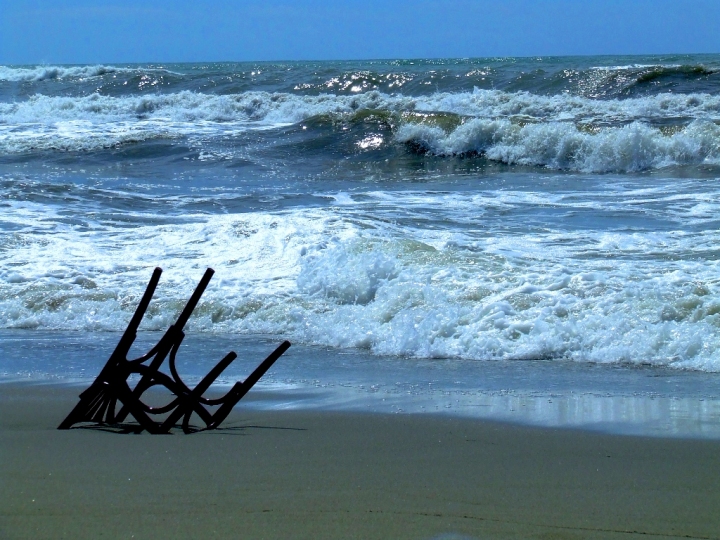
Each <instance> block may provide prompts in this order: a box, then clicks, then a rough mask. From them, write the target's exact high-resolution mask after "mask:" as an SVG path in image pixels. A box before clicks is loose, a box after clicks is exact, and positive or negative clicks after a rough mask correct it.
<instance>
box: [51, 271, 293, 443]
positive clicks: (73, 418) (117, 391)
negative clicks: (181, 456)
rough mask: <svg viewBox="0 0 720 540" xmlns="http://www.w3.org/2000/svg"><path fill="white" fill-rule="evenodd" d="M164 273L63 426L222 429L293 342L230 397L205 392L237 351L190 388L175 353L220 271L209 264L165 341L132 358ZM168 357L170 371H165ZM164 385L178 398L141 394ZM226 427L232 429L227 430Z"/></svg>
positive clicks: (155, 274)
mask: <svg viewBox="0 0 720 540" xmlns="http://www.w3.org/2000/svg"><path fill="white" fill-rule="evenodd" d="M161 274H162V270H161V269H160V268H156V269H155V271H154V272H153V275H152V277H151V279H150V283H148V286H147V288H146V289H145V293H144V294H143V297H142V299H141V300H140V303H139V305H138V307H137V309H136V310H135V314H134V315H133V317H132V319H131V320H130V323H129V324H128V326H127V328H126V329H125V332H124V333H123V335H122V337H121V338H120V341H119V343H118V344H117V346H116V347H115V350H114V351H113V353H112V354H111V355H110V358H109V359H108V361H107V363H106V364H105V366H104V367H103V369H102V370H101V371H100V374H99V375H98V376H97V378H96V379H95V381H94V382H93V383H92V384H91V385H90V387H89V388H88V389H87V390H85V391H84V392H83V393H82V394H80V402H79V403H78V404H77V405H76V406H75V408H74V409H73V410H72V411H71V412H70V414H69V415H68V416H67V418H65V420H63V422H62V423H61V424H60V426H58V429H70V428H72V427H73V426H76V425H77V424H81V423H88V422H90V423H92V425H91V426H87V425H85V426H83V427H89V428H92V429H98V430H103V431H112V432H116V433H140V432H142V431H148V432H149V433H153V434H161V433H170V430H171V429H172V428H175V427H178V426H179V427H181V428H182V430H183V432H184V433H194V432H197V431H205V430H212V429H217V428H218V427H219V426H220V424H221V423H222V422H223V420H225V418H227V416H228V414H230V411H232V409H233V407H234V406H235V405H236V404H237V403H238V401H240V400H241V399H242V398H243V397H244V396H245V394H247V393H248V391H249V390H250V389H251V388H252V387H253V386H254V385H255V383H256V382H258V380H260V378H261V377H262V376H263V375H264V374H265V372H266V371H267V370H268V369H270V367H271V366H272V365H273V364H274V363H275V361H276V360H277V359H278V358H280V356H281V355H282V354H283V353H284V352H285V351H286V350H287V349H288V348H289V347H290V342H289V341H284V342H282V343H281V344H280V346H279V347H277V348H276V349H275V350H274V351H273V352H272V353H270V355H269V356H268V357H267V358H266V359H265V360H263V361H262V362H261V363H260V365H258V367H257V368H255V371H253V372H252V373H251V374H250V375H249V376H248V378H247V379H245V380H244V381H242V382H237V383H235V385H234V386H233V387H232V388H231V389H230V391H229V392H227V393H226V394H225V395H224V396H221V397H217V398H210V397H205V396H204V394H205V392H206V391H207V390H208V389H209V388H210V385H211V384H212V383H213V382H214V381H215V379H217V377H218V376H219V375H220V374H221V373H222V372H223V371H224V370H225V368H227V367H228V366H229V365H230V364H231V363H232V362H233V360H235V358H237V354H235V353H234V352H230V353H228V354H227V355H226V356H225V357H224V358H223V359H222V360H220V362H218V364H217V365H216V366H215V367H214V368H212V369H211V370H210V371H209V372H208V374H207V375H205V377H203V379H202V380H201V381H200V382H199V383H198V384H197V386H195V387H194V388H190V387H188V386H187V385H186V384H185V383H184V382H183V380H182V379H181V378H180V376H179V375H178V372H177V368H176V367H175V358H176V356H177V352H178V349H179V348H180V345H181V344H182V341H183V339H184V337H185V333H184V332H183V328H184V327H185V324H186V323H187V321H188V319H189V318H190V315H191V314H192V312H193V310H194V309H195V307H196V306H197V304H198V302H199V301H200V297H201V296H202V294H203V292H205V288H206V287H207V285H208V283H209V282H210V279H211V278H212V276H213V274H214V271H213V270H212V269H211V268H208V269H207V270H206V271H205V275H204V276H203V277H202V279H201V280H200V283H199V284H198V286H197V287H196V288H195V292H193V294H192V296H191V297H190V300H188V302H187V304H186V305H185V308H184V309H183V310H182V312H181V313H180V315H179V316H178V318H177V320H176V321H175V324H173V325H171V326H170V328H168V330H167V331H166V332H165V334H164V335H163V336H162V338H160V341H158V343H157V344H156V345H155V346H154V347H152V348H151V349H150V350H149V351H148V352H147V353H146V354H144V355H143V356H141V357H139V358H135V359H132V360H129V359H128V353H129V351H130V347H131V346H132V344H133V342H134V341H135V338H136V336H137V329H138V326H139V325H140V321H141V320H142V318H143V316H144V315H145V312H146V310H147V308H148V306H149V304H150V300H151V299H152V297H153V294H154V292H155V289H156V287H157V284H158V282H159V281H160V275H161ZM165 359H167V363H168V368H169V374H168V373H165V372H164V371H161V370H160V367H161V366H162V364H163V363H164V362H165ZM132 376H139V380H138V382H137V384H136V385H135V386H134V387H131V386H130V384H129V382H128V381H129V379H130V378H131V377H132ZM158 386H159V387H163V388H165V389H166V390H168V391H169V392H170V393H171V394H172V395H174V396H175V397H174V398H173V399H171V401H170V402H169V403H167V404H164V405H160V406H150V405H148V404H147V403H145V402H144V401H143V400H142V399H141V398H142V397H143V394H145V392H147V391H148V390H150V389H151V388H154V387H158ZM210 408H212V412H211V409H210ZM193 414H194V415H196V416H197V417H198V418H199V419H200V421H201V422H202V423H203V424H204V427H203V426H202V425H201V426H197V425H195V424H191V423H190V420H191V417H192V416H193ZM128 416H131V417H132V418H133V419H134V420H135V422H136V423H133V422H126V419H127V418H128ZM181 419H182V421H181V422H180V420H181ZM229 429H234V428H229ZM226 430H227V428H226V429H223V431H226Z"/></svg>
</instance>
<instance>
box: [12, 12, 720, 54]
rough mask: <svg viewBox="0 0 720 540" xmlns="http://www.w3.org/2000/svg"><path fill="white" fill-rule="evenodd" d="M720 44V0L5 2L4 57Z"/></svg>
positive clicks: (678, 48)
mask: <svg viewBox="0 0 720 540" xmlns="http://www.w3.org/2000/svg"><path fill="white" fill-rule="evenodd" d="M713 52H720V0H445V1H438V0H435V1H433V0H415V1H409V0H364V1H357V0H345V1H341V0H335V1H331V0H294V1H290V0H264V1H260V0H235V1H230V0H214V1H210V0H207V1H204V0H173V1H170V0H155V1H153V0H144V1H139V0H54V1H49V0H36V1H33V0H0V64H36V63H45V64H55V63H119V62H192V61H222V60H228V61H243V60H310V59H362V58H435V57H483V56H536V55H587V54H666V53H713Z"/></svg>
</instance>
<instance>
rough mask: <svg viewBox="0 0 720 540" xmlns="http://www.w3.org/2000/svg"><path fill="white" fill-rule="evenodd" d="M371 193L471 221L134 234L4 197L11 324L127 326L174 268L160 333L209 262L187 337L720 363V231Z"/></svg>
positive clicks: (153, 318) (189, 218)
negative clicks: (622, 226) (514, 224)
mask: <svg viewBox="0 0 720 540" xmlns="http://www.w3.org/2000/svg"><path fill="white" fill-rule="evenodd" d="M530 195H531V194H529V195H528V196H530ZM652 195H653V194H652V193H647V192H642V193H640V192H639V193H636V194H635V198H636V199H637V200H642V197H651V196H652ZM656 195H657V194H656ZM365 197H366V199H367V200H369V201H371V202H374V203H375V204H377V203H378V202H382V204H383V205H385V206H388V205H389V204H390V201H392V204H393V205H394V206H393V208H392V209H391V210H392V212H395V213H397V214H398V215H401V214H404V215H406V216H407V215H410V214H408V212H409V213H412V212H414V211H418V212H420V213H424V212H426V209H427V208H443V212H448V213H451V214H452V215H451V216H449V217H453V218H454V219H456V218H457V221H458V222H462V220H465V221H466V222H468V223H472V222H473V221H474V222H475V223H477V224H478V225H477V226H476V227H468V228H467V229H459V228H455V229H452V230H450V229H432V228H429V229H417V228H415V227H413V226H411V225H404V226H402V225H399V224H398V223H396V222H394V220H392V219H385V218H386V217H388V215H391V214H383V215H382V216H381V217H380V218H375V217H373V215H372V214H373V212H365V211H363V208H362V204H356V205H354V206H350V205H337V206H334V207H332V208H327V209H295V210H288V211H283V212H280V213H275V214H263V213H248V214H241V215H199V214H198V215H184V216H183V217H182V219H180V218H178V219H177V221H176V222H168V223H166V224H165V225H147V226H145V225H140V224H138V225H136V226H133V227H131V228H128V227H124V226H117V225H115V224H114V223H113V222H112V221H109V222H95V221H93V220H92V218H91V217H90V216H85V217H84V222H83V224H82V226H75V225H69V224H67V223H66V220H65V216H64V215H63V214H61V213H54V212H55V211H54V210H52V209H51V208H50V207H47V206H41V205H36V204H33V203H11V204H12V212H9V213H8V214H6V215H5V216H4V219H5V220H6V221H10V222H12V223H13V224H14V227H13V228H14V229H15V231H16V232H13V233H10V234H7V235H5V237H4V238H3V239H2V241H1V242H0V250H2V252H3V259H4V264H3V266H2V268H1V269H0V325H1V326H3V327H15V328H17V327H27V328H49V329H52V328H57V329H69V330H70V329H71V330H103V329H112V330H120V329H122V328H123V326H124V325H125V324H126V323H127V320H128V317H129V315H130V313H131V310H132V309H133V307H134V305H135V303H136V302H137V300H138V298H139V296H140V294H141V293H142V290H143V287H144V285H145V282H146V280H147V279H148V277H149V275H150V271H151V269H152V267H154V266H155V265H158V264H160V265H162V266H164V267H165V268H166V269H167V273H166V276H164V277H163V280H162V281H161V286H160V288H159V289H158V292H157V295H156V296H157V299H156V301H155V302H154V303H153V307H152V309H151V310H150V312H149V314H148V319H147V321H146V323H145V327H146V328H156V329H163V328H165V327H166V326H167V325H169V324H170V323H171V320H172V318H173V317H174V316H175V313H177V311H178V310H179V309H180V308H181V306H182V304H183V303H184V301H185V300H186V299H187V297H188V296H189V294H190V292H191V290H192V288H193V287H194V285H195V283H196V282H197V280H198V279H199V277H200V276H201V275H202V272H203V270H204V267H205V266H206V265H207V266H212V267H213V268H215V270H216V272H217V274H216V279H215V280H214V281H213V284H212V285H211V287H210V289H209V290H208V291H207V292H206V294H205V296H204V298H203V301H202V302H201V304H200V305H199V307H198V309H197V312H196V315H195V316H193V319H192V321H191V328H192V330H193V331H218V332H241V333H245V332H247V333H273V334H282V335H285V336H288V337H289V338H291V339H294V340H298V341H300V342H305V343H317V344H324V345H330V346H336V347H363V348H368V349H370V350H372V351H373V352H375V353H378V354H401V355H410V356H417V357H462V358H474V359H482V360H489V359H497V358H515V359H532V358H571V359H575V360H577V361H595V362H631V363H640V362H645V363H650V364H657V365H666V364H667V365H672V366H676V367H684V368H691V369H700V370H708V371H720V361H718V352H720V330H719V328H720V302H719V301H718V300H717V298H718V292H719V288H720V280H718V277H717V276H718V274H719V272H718V271H719V270H720V268H719V267H718V262H717V261H716V260H714V258H713V257H708V256H707V254H708V253H712V252H714V250H715V249H716V246H717V245H718V243H720V236H719V235H718V233H717V231H715V230H707V231H704V232H697V233H690V232H680V231H676V230H669V231H650V232H640V231H602V230H600V231H595V230H589V231H579V232H577V231H576V232H574V233H573V234H572V235H570V234H568V233H566V232H563V231H553V230H547V229H544V230H541V231H526V232H517V231H516V232H514V233H512V234H509V233H507V232H504V233H503V232H502V231H498V230H486V229H485V230H484V229H483V228H482V226H481V225H480V224H481V223H483V222H484V219H483V216H482V214H481V212H482V211H483V208H484V210H485V211H486V212H489V211H491V210H492V208H491V207H490V208H488V207H487V206H485V207H483V202H482V201H483V197H484V198H485V200H487V201H491V200H492V199H499V200H497V201H496V209H498V211H500V209H499V207H500V206H502V205H506V206H507V208H513V207H518V205H532V204H537V203H543V201H544V204H549V205H551V204H555V205H558V206H559V207H562V205H563V204H567V205H570V204H571V197H567V198H564V199H563V198H562V197H560V199H558V198H557V197H559V196H558V195H547V196H546V198H545V199H543V200H537V199H536V198H533V197H532V196H530V198H527V197H526V196H524V194H523V193H514V194H507V196H506V194H504V193H503V192H500V191H498V192H494V193H486V194H472V195H464V194H462V193H455V194H452V195H449V194H448V195H443V194H423V193H384V194H372V193H371V194H365ZM540 197H541V198H542V196H540ZM340 198H341V199H342V198H343V197H342V196H341V197H340ZM383 198H384V200H383ZM691 199H692V198H688V199H687V200H683V201H678V205H679V206H678V210H677V211H678V212H679V213H680V214H688V213H690V210H691V209H692V208H695V207H697V205H698V204H705V205H707V206H706V208H705V209H701V210H700V211H699V213H698V215H699V216H703V215H706V214H707V212H708V211H710V212H712V211H713V210H715V211H717V209H718V203H717V198H716V197H714V196H713V197H710V198H709V199H704V198H703V197H702V196H700V195H698V197H697V198H696V199H692V200H691ZM553 201H555V202H553ZM371 202H368V203H367V204H371ZM594 204H602V202H600V201H596V202H595V203H594ZM615 204H617V205H623V204H626V205H630V206H631V205H632V201H626V202H623V201H616V203H615ZM478 207H479V208H478ZM373 208H376V207H373ZM475 208H477V209H478V211H477V212H473V209H475ZM58 212H59V210H58ZM137 217H141V216H137ZM705 219H708V220H710V219H712V218H711V217H707V218H705ZM407 221H408V222H412V220H407ZM485 222H486V221H485ZM139 223H140V221H139ZM50 245H51V246H52V249H50Z"/></svg>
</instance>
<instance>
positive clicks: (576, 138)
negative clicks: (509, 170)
mask: <svg viewBox="0 0 720 540" xmlns="http://www.w3.org/2000/svg"><path fill="white" fill-rule="evenodd" d="M396 140H397V141H398V142H401V143H404V144H406V145H408V146H409V147H410V148H411V149H413V150H415V151H419V152H429V153H432V154H435V155H439V156H451V155H467V154H480V155H483V156H485V157H486V158H488V159H490V160H493V161H499V162H501V163H507V164H508V165H530V166H541V167H547V168H550V169H567V170H574V171H582V172H636V171H643V170H647V169H659V168H663V167H669V166H673V165H699V164H703V163H710V164H719V163H720V126H718V125H717V124H715V123H713V122H709V121H700V120H696V121H694V122H692V123H691V124H690V125H689V126H687V127H685V128H683V129H682V130H680V131H678V132H676V133H672V134H665V133H663V132H662V130H660V129H658V128H652V127H649V126H647V125H645V124H642V123H639V122H634V123H632V124H630V125H627V126H624V127H609V128H602V129H598V130H596V131H594V132H593V131H586V130H582V129H580V128H578V126H576V125H574V124H570V123H565V122H551V123H544V124H528V125H524V126H522V125H518V124H515V123H512V122H510V121H509V120H480V119H473V120H470V121H468V122H465V123H463V124H462V125H460V126H458V127H457V128H456V129H454V130H453V131H451V132H449V133H447V132H446V131H444V130H443V129H441V128H439V127H435V126H427V125H422V124H406V125H404V126H402V127H401V128H400V129H399V130H398V132H397V134H396Z"/></svg>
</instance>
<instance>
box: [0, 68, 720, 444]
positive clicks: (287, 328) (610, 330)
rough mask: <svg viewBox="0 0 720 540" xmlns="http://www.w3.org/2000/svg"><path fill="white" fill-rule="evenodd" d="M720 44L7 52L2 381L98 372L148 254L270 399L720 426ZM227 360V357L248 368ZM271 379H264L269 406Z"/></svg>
mask: <svg viewBox="0 0 720 540" xmlns="http://www.w3.org/2000/svg"><path fill="white" fill-rule="evenodd" d="M719 91H720V55H694V56H693V55H683V56H648V57H639V56H631V57H620V56H610V57H562V58H560V57H557V58H546V57H542V58H478V59H444V60H440V59H436V60H377V61H362V62H360V61H353V62H275V63H273V62H267V63H265V62H263V63H204V64H142V65H140V64H138V65H134V64H133V65H94V66H0V353H2V354H0V377H2V379H3V380H7V381H10V380H13V381H15V380H31V381H35V382H48V381H66V382H74V383H78V382H79V383H83V382H84V383H87V381H89V380H91V379H92V377H93V376H94V375H95V374H96V373H97V370H99V368H100V367H101V366H102V364H103V362H104V360H105V359H106V358H107V355H109V353H110V352H111V350H112V347H113V345H114V342H115V341H117V339H118V338H119V332H120V331H122V330H123V329H124V327H125V325H126V324H127V322H128V321H129V318H130V316H131V315H132V312H133V310H134V308H135V305H136V303H137V301H138V300H139V298H140V296H141V295H142V293H143V291H144V288H145V285H146V284H147V281H148V280H149V278H150V275H151V273H152V270H153V268H155V267H156V266H160V267H162V268H163V270H164V273H163V277H162V279H161V282H160V286H159V287H158V290H157V292H156V295H155V298H154V300H153V303H152V304H151V308H150V310H149V312H148V314H147V315H146V318H145V320H144V322H143V324H142V326H141V330H142V335H141V338H140V339H139V344H140V345H143V344H144V345H147V346H148V347H149V346H150V345H151V344H152V342H153V341H154V340H156V339H157V338H158V336H159V335H160V332H162V331H164V330H165V329H166V328H167V327H168V326H169V325H170V324H171V323H172V321H173V320H174V319H175V317H176V316H177V314H178V312H179V310H180V309H181V308H182V306H183V305H184V303H185V301H186V300H187V299H188V298H189V296H190V294H191V293H192V290H193V288H194V286H195V284H196V283H197V282H198V281H199V280H200V278H201V277H202V274H203V272H204V270H205V268H207V267H212V268H213V269H214V270H215V272H216V274H215V277H214V278H213V281H212V282H211V284H210V286H209V288H208V290H207V291H206V292H205V295H204V296H203V299H202V301H201V303H200V304H199V306H198V308H197V309H196V311H195V314H194V315H193V317H192V318H191V319H190V322H189V324H188V326H187V327H186V333H187V334H188V338H187V339H186V343H185V344H184V345H183V349H181V351H180V354H179V358H184V360H183V364H182V369H183V370H185V371H184V373H186V374H187V376H188V377H189V379H192V378H193V377H196V378H197V377H198V376H201V375H202V374H203V373H204V372H205V371H207V369H209V367H210V366H211V365H212V364H213V363H214V362H216V361H218V360H219V359H220V358H221V357H222V356H223V355H224V353H225V352H227V350H230V349H232V348H235V349H236V350H238V351H239V352H240V353H241V355H240V356H241V359H240V360H239V361H238V362H236V364H237V366H236V367H233V368H232V369H231V370H229V371H228V374H227V382H228V383H231V382H232V380H234V379H233V377H239V378H242V377H243V376H244V373H247V370H248V369H251V368H252V366H253V365H254V364H255V363H257V362H259V361H260V360H261V359H262V358H263V357H264V354H266V352H264V351H267V352H269V350H271V349H272V348H273V345H274V344H276V343H278V342H279V341H281V340H283V339H289V340H290V341H292V343H293V348H292V349H291V351H290V352H289V353H287V355H286V356H284V357H283V358H281V359H280V360H279V361H278V363H277V364H276V367H274V368H273V370H271V372H269V373H268V375H267V377H266V378H265V379H263V381H261V383H260V384H259V385H258V387H257V392H258V395H264V396H265V398H263V399H260V398H258V399H255V400H251V401H250V402H249V403H250V405H249V406H257V407H282V408H292V407H331V408H332V407H335V408H346V409H347V408H352V409H357V410H371V411H386V412H387V411H392V412H433V411H435V412H445V413H452V414H464V415H471V416H482V417H490V418H497V419H510V420H513V419H514V420H517V421H523V422H530V423H537V424H542V425H555V426H579V427H586V428H590V429H610V430H614V431H618V432H632V433H638V432H639V433H650V434H659V435H682V436H686V435H687V436H709V437H720V422H718V421H717V419H718V415H719V414H720V400H718V397H717V395H718V392H717V388H718V386H719V385H720V375H718V374H719V373H720V294H719V293H720V272H719V271H718V270H720V268H719V263H718V261H719V260H720V247H719V246H720V232H719V230H718V228H719V225H720V218H719V217H718V216H719V215H720V214H719V211H720V183H719V182H718V179H720V92H719ZM233 370H234V371H233ZM254 392H255V391H254Z"/></svg>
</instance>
